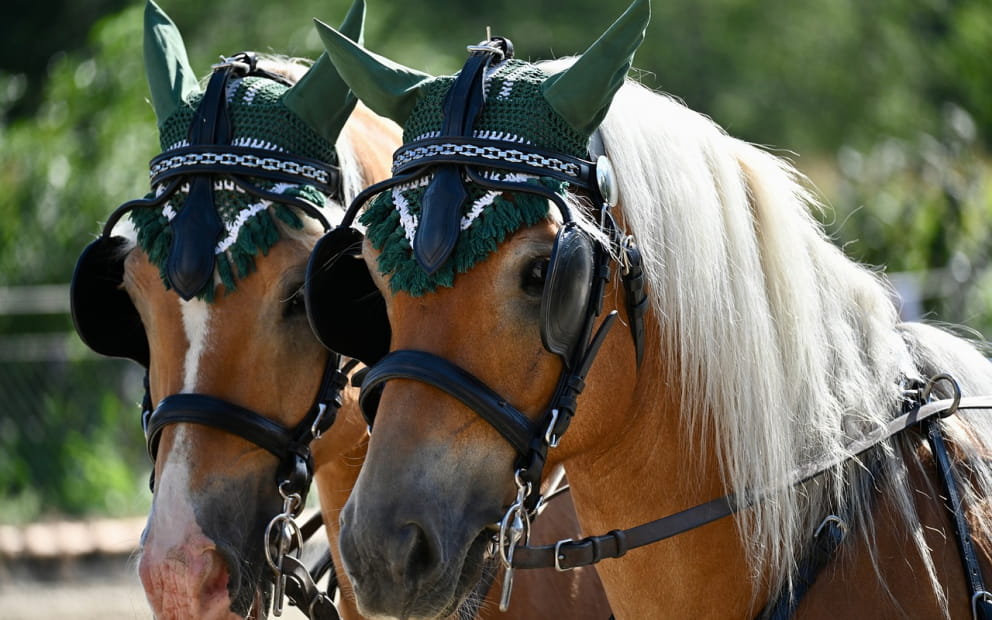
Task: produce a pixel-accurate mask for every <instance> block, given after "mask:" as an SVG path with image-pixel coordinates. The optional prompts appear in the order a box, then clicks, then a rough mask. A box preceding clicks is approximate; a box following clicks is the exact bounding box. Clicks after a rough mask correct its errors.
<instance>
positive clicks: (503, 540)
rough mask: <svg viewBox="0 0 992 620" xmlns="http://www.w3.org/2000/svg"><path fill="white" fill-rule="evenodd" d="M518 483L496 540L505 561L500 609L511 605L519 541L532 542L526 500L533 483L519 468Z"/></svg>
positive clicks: (501, 556) (516, 476)
mask: <svg viewBox="0 0 992 620" xmlns="http://www.w3.org/2000/svg"><path fill="white" fill-rule="evenodd" d="M513 480H514V482H516V484H517V499H516V500H515V501H514V502H513V503H512V504H510V507H509V508H508V509H507V511H506V514H505V515H503V519H502V520H501V521H500V522H499V538H498V539H497V541H496V551H497V553H498V554H499V559H500V561H501V562H502V563H503V569H504V572H503V592H502V594H501V595H500V599H499V610H500V611H504V612H505V611H506V610H507V609H508V608H509V606H510V594H511V593H512V592H513V553H514V551H515V550H516V548H517V543H519V542H520V541H521V540H522V541H523V542H524V544H525V545H526V544H528V543H529V542H530V515H529V514H527V508H526V507H525V506H524V502H525V501H526V500H527V497H528V496H529V495H530V491H531V484H530V482H525V481H524V480H523V477H522V476H521V474H520V470H519V469H518V470H517V471H516V473H514V474H513Z"/></svg>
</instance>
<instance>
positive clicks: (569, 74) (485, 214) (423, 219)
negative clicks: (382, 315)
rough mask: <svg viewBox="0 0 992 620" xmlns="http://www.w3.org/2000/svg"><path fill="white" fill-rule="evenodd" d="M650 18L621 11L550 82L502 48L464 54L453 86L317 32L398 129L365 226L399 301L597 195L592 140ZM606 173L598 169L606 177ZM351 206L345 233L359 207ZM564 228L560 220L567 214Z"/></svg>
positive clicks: (485, 46) (641, 10)
mask: <svg viewBox="0 0 992 620" xmlns="http://www.w3.org/2000/svg"><path fill="white" fill-rule="evenodd" d="M649 18H650V6H649V2H648V0H634V2H633V4H632V5H631V6H630V7H629V8H628V9H627V11H626V12H625V13H624V14H623V15H622V16H621V17H620V18H619V19H618V20H617V21H616V22H615V23H614V24H613V25H612V26H611V27H610V28H609V29H608V30H607V31H606V32H605V33H604V34H603V35H602V36H601V37H600V38H599V39H598V40H597V41H596V42H595V43H593V44H592V45H591V46H590V47H589V49H588V50H586V52H585V53H584V54H583V55H582V56H581V57H579V58H578V59H577V60H576V62H575V63H574V64H573V65H572V66H571V67H569V68H568V69H566V70H564V71H562V72H560V73H556V74H549V73H547V72H546V71H545V70H544V69H543V68H542V67H541V66H540V65H534V64H531V63H527V62H523V61H520V60H515V59H513V58H512V55H513V54H512V45H511V44H509V41H507V40H505V39H501V38H498V37H496V38H494V39H491V40H489V41H485V42H483V43H481V44H479V45H476V46H470V47H469V51H470V56H469V59H468V61H467V62H466V64H465V66H464V67H463V68H462V70H461V71H460V72H459V73H458V74H457V75H455V76H445V77H436V78H435V77H432V76H430V75H427V74H424V73H421V72H419V71H416V70H414V69H410V68H407V67H404V66H402V65H399V64H398V63H395V62H393V61H391V60H389V59H386V58H383V57H381V56H378V55H376V54H374V53H372V52H369V51H367V50H365V49H364V48H362V47H361V46H358V45H355V44H353V43H352V42H351V41H349V40H348V39H347V37H344V36H342V35H341V34H340V33H338V32H337V31H335V30H334V29H333V28H330V27H328V26H326V25H325V24H322V23H320V22H318V23H317V27H318V31H319V33H320V35H321V38H322V39H323V41H324V45H325V47H326V50H327V52H328V54H329V56H330V58H331V60H332V61H333V62H334V64H335V66H336V67H337V69H338V71H339V73H340V74H341V76H342V78H343V79H344V80H345V81H346V82H347V83H348V85H349V86H350V87H351V89H352V90H353V91H354V92H355V93H356V95H357V96H358V97H359V98H360V99H361V100H362V101H363V102H364V103H365V104H366V105H368V106H369V107H370V108H371V109H372V110H373V111H374V112H376V113H378V114H382V115H385V116H388V117H390V118H392V119H393V120H394V121H396V122H398V123H400V124H402V125H403V127H404V136H403V138H404V145H403V147H401V148H400V150H398V151H397V153H396V155H395V156H394V166H393V175H394V176H393V179H391V180H390V181H388V182H386V183H383V184H380V185H379V186H377V187H376V189H377V190H380V191H381V190H384V189H386V190H388V191H385V192H384V193H382V194H380V195H378V196H377V197H376V198H375V199H374V200H373V201H372V202H371V203H370V205H369V207H368V209H367V210H366V211H365V213H364V214H363V215H362V217H361V219H360V222H361V223H362V224H364V225H365V226H366V228H367V237H368V239H369V241H370V243H371V244H372V246H373V247H375V248H376V249H378V250H380V252H381V254H380V256H379V264H378V268H379V271H380V272H382V273H384V274H390V285H391V288H392V289H393V290H394V291H400V290H402V291H406V292H407V293H409V294H411V295H423V294H425V293H428V292H431V291H434V290H436V288H437V287H438V286H450V285H452V283H453V280H454V276H455V274H456V273H462V272H465V271H467V270H468V269H470V268H471V267H473V266H474V265H476V264H478V263H479V262H481V261H482V260H484V259H485V258H486V257H488V256H489V255H490V254H491V253H492V252H493V251H495V249H496V247H497V245H498V244H499V243H500V242H501V241H503V240H504V239H506V238H507V237H508V236H509V235H510V234H512V233H513V232H514V231H516V230H518V229H520V228H522V227H525V226H530V225H533V224H535V223H537V222H539V221H540V220H542V219H543V218H545V217H547V215H548V201H549V200H551V201H553V202H555V203H556V204H557V205H558V206H559V209H560V210H562V211H563V212H565V211H567V210H568V207H567V206H566V202H565V198H564V197H565V194H566V189H567V188H568V187H572V188H573V189H580V190H586V191H588V192H590V193H591V194H592V198H593V200H594V201H598V200H599V199H600V198H602V197H603V196H601V195H600V194H601V192H600V191H599V187H598V186H597V182H596V179H595V176H596V174H597V166H596V164H595V163H593V162H591V161H587V160H586V159H585V158H588V157H589V154H588V153H589V150H588V145H589V140H590V137H591V136H592V135H593V133H594V132H595V131H596V130H597V128H598V126H599V124H600V122H601V121H602V119H603V117H604V116H605V115H606V112H607V111H608V109H609V106H610V103H611V102H612V99H613V96H614V95H615V94H616V92H617V90H618V89H619V88H620V86H621V85H622V83H623V80H624V77H625V75H626V73H627V70H628V69H629V68H630V64H631V61H632V59H633V55H634V52H635V50H636V49H637V47H638V46H639V45H640V43H641V41H643V38H644V30H645V28H646V26H647V23H648V20H649ZM604 169H605V166H604ZM369 195H372V192H371V191H368V192H364V193H363V194H362V195H361V196H359V198H358V199H356V201H355V202H354V203H353V204H352V207H351V208H350V209H349V213H348V215H347V216H346V218H345V222H349V223H350V218H351V217H353V216H354V214H355V212H356V211H357V209H358V208H359V207H360V206H361V202H360V200H359V199H363V198H365V197H367V196H369ZM563 216H564V217H565V219H566V220H568V219H569V217H568V214H567V213H563Z"/></svg>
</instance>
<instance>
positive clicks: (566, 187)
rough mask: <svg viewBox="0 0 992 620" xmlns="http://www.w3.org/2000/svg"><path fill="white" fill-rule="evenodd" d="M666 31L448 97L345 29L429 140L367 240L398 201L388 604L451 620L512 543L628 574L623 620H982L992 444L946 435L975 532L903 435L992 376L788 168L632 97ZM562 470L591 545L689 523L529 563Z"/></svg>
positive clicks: (384, 95) (353, 509)
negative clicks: (826, 216)
mask: <svg viewBox="0 0 992 620" xmlns="http://www.w3.org/2000/svg"><path fill="white" fill-rule="evenodd" d="M648 13H649V11H648V7H647V2H646V1H642V0H636V1H635V3H634V4H633V5H632V7H631V8H630V9H629V10H628V12H627V13H625V14H624V16H622V17H621V18H620V19H619V20H618V21H617V23H616V24H614V26H613V27H612V28H611V29H610V30H609V31H608V32H607V33H606V34H604V35H603V37H601V38H600V39H599V40H598V41H597V42H596V43H595V44H594V45H593V46H592V47H591V48H590V49H589V50H588V51H587V52H585V54H583V55H582V56H581V57H580V58H578V59H577V60H574V61H565V62H556V63H551V64H541V65H534V64H530V63H525V62H521V61H518V60H515V59H512V58H511V56H512V46H511V45H509V44H508V42H507V41H505V40H502V39H493V40H490V41H487V42H484V43H482V44H479V45H477V46H472V47H470V48H469V49H470V51H471V55H470V58H469V60H468V61H467V62H466V65H465V67H464V68H463V69H462V71H461V72H460V73H459V74H458V75H457V76H454V77H441V78H432V77H431V76H429V75H425V74H423V73H420V72H418V71H416V70H413V69H409V68H405V67H399V66H398V65H396V64H395V63H393V62H391V61H389V62H387V61H384V60H383V59H381V58H380V57H377V56H375V55H373V54H371V53H368V52H366V51H365V50H363V49H362V48H360V47H358V46H355V45H351V44H349V42H348V41H347V40H346V39H345V38H343V37H341V36H340V35H339V34H337V33H336V32H335V31H333V29H330V28H327V27H321V34H322V37H323V38H324V41H325V45H326V47H327V51H328V53H329V54H330V56H331V58H332V60H333V62H334V63H335V65H336V66H337V68H338V70H339V71H340V72H341V75H342V76H343V77H344V79H345V81H346V82H348V84H349V85H350V86H351V88H352V89H353V90H354V91H355V93H356V94H357V95H358V96H359V98H360V99H361V100H362V101H363V102H365V103H366V104H367V105H369V107H370V108H372V109H373V110H374V111H376V112H377V113H380V114H385V115H388V116H390V117H391V118H393V119H394V120H396V121H397V122H399V123H400V124H402V125H404V130H405V133H404V140H405V144H404V147H403V148H402V149H401V150H400V151H397V154H396V156H395V162H394V174H395V178H394V179H393V180H391V181H390V182H388V183H386V184H383V185H380V186H377V187H375V188H372V189H371V190H370V191H369V192H368V193H367V194H364V195H362V196H360V197H359V199H358V200H356V202H355V204H354V205H353V207H352V209H351V210H350V211H349V215H348V216H347V217H346V219H345V220H344V223H345V224H349V223H350V218H351V217H354V216H355V215H356V214H357V210H358V209H359V207H360V206H361V205H362V204H364V203H365V201H366V199H367V198H368V197H369V196H372V195H375V196H376V197H375V199H374V200H373V201H372V202H371V203H370V204H369V205H368V207H367V209H366V210H365V212H364V214H363V215H362V219H361V222H362V223H363V224H365V226H366V227H367V228H366V234H367V239H366V241H365V243H364V253H365V256H366V260H367V262H368V264H369V265H370V266H372V267H375V269H374V271H375V273H374V279H375V284H376V285H377V286H378V288H379V290H380V291H381V292H382V294H383V295H384V297H385V300H386V304H387V309H388V317H389V322H390V324H391V328H392V339H391V343H390V347H391V352H390V353H389V354H388V355H387V356H386V357H385V358H383V359H382V361H380V362H379V363H378V364H376V365H375V366H374V367H373V368H372V370H371V372H370V373H369V374H368V376H367V377H366V379H365V383H364V385H363V392H362V400H363V407H364V408H365V413H366V415H367V416H368V417H369V419H370V421H374V426H373V427H372V434H371V440H370V444H369V451H368V456H367V458H366V461H365V465H364V467H363V469H362V472H361V474H360V476H359V479H358V483H357V485H356V486H355V489H354V491H353V492H352V494H351V497H350V499H349V500H348V503H347V504H346V506H345V509H344V512H343V514H342V534H341V548H342V556H343V561H344V564H345V567H346V569H347V572H348V575H349V577H350V579H351V581H352V585H353V587H354V589H355V592H356V596H357V601H358V604H359V608H360V609H362V610H363V611H365V612H366V613H370V614H372V613H374V614H377V615H380V616H383V617H394V616H395V617H416V618H435V617H440V616H441V615H443V614H444V611H445V610H447V609H450V608H451V607H452V606H455V605H457V604H458V601H459V600H460V599H461V598H462V597H464V596H465V594H466V592H468V591H470V589H471V585H470V584H471V582H472V581H473V580H474V579H475V578H476V576H477V568H476V567H477V565H478V562H479V558H480V557H482V555H483V554H484V552H485V547H486V544H487V542H488V541H489V540H490V539H491V538H492V536H493V531H494V527H499V528H500V530H501V531H500V532H499V544H500V551H501V552H502V553H503V554H504V555H505V556H507V558H506V559H507V564H508V565H513V566H518V567H527V566H536V565H544V566H547V565H548V564H555V565H556V566H558V567H559V568H566V569H567V568H568V567H570V566H574V565H576V564H586V563H589V562H594V561H596V560H599V559H602V558H616V559H607V560H606V561H604V562H602V563H601V564H598V566H599V572H600V576H601V577H602V579H603V582H604V584H605V587H606V589H607V594H608V597H609V599H610V602H611V604H612V607H613V609H614V611H615V612H616V615H617V617H618V618H621V619H639V618H746V617H754V616H756V615H759V614H762V610H763V609H764V610H767V611H766V612H765V613H766V614H767V615H769V616H774V617H787V616H789V615H791V614H793V613H794V614H795V615H797V616H799V617H806V618H829V617H851V618H854V617H857V618H866V617H881V618H904V617H912V618H941V617H944V618H947V617H953V618H965V617H970V614H971V613H972V612H971V610H972V608H973V606H974V607H975V608H977V609H978V610H979V611H981V609H982V607H983V606H985V605H987V603H988V599H989V596H990V595H989V594H988V593H987V592H985V591H984V590H983V588H982V587H981V584H980V583H979V584H977V585H975V584H972V585H969V581H967V580H966V579H965V577H966V576H965V575H964V574H963V569H962V557H966V554H965V555H959V553H958V551H957V549H956V545H955V542H954V541H955V538H956V536H957V535H956V530H955V525H954V523H953V522H952V515H953V516H961V515H962V514H963V515H965V516H966V517H967V518H966V520H965V522H967V523H969V524H970V529H971V532H972V534H973V536H974V542H975V549H974V550H973V551H974V552H973V553H972V557H971V558H970V561H971V564H969V571H971V569H972V568H973V567H975V566H978V567H981V569H984V571H985V576H986V577H988V576H989V572H988V570H989V562H988V559H989V553H990V549H992V546H990V542H992V536H990V534H992V529H990V525H992V521H990V519H989V508H990V506H989V500H988V498H989V497H990V494H992V467H990V465H992V459H990V456H992V425H990V422H992V420H990V418H989V417H987V414H986V413H982V412H980V413H970V412H964V411H961V412H959V413H958V414H957V415H955V416H951V417H948V418H946V419H943V420H941V422H939V423H932V425H931V426H930V427H929V428H931V429H932V428H936V429H937V430H938V431H939V432H938V433H937V436H938V438H939V437H940V436H944V437H946V438H947V440H948V441H947V443H948V445H949V446H950V456H951V459H950V461H951V462H952V463H955V464H956V466H955V467H954V469H956V471H957V475H956V476H953V475H952V476H951V478H952V481H954V480H956V482H954V484H956V485H957V486H958V487H959V488H958V490H959V492H960V495H961V498H962V500H961V501H960V502H957V501H955V502H952V503H951V506H950V508H952V509H953V510H949V509H948V506H945V505H944V502H943V501H942V499H941V496H942V495H944V494H946V491H945V490H943V489H942V488H941V485H942V484H944V482H943V480H944V479H945V476H943V475H938V473H937V468H936V467H935V463H934V462H935V461H937V462H938V464H939V461H940V460H941V455H945V456H946V454H947V453H946V452H945V451H944V449H943V448H941V447H940V446H938V444H937V443H936V439H933V440H932V442H933V443H931V444H928V437H927V435H926V434H925V433H921V432H920V431H919V430H918V429H917V428H916V427H913V428H910V429H909V430H905V431H903V432H896V433H895V434H893V435H892V436H888V435H880V437H881V439H880V440H879V441H877V442H875V440H873V439H872V438H873V437H874V436H875V435H876V434H877V433H878V432H880V429H883V428H885V427H886V425H887V424H889V423H890V422H892V423H895V422H894V421H898V420H903V419H904V418H902V417H899V416H900V415H901V414H902V413H903V412H904V411H907V410H909V411H911V412H919V411H922V410H923V409H917V408H916V407H917V406H920V407H923V408H926V407H929V406H930V405H925V404H924V403H926V402H927V399H928V398H929V397H930V396H931V392H932V393H933V394H934V395H936V394H938V393H939V394H940V395H941V396H944V397H946V396H948V395H951V394H953V390H952V389H951V388H949V387H948V386H949V385H951V384H950V383H949V382H947V381H940V382H938V383H936V384H935V387H934V389H933V390H930V389H926V388H922V389H921V388H920V387H919V386H921V385H926V384H927V379H928V378H930V377H933V376H934V375H936V374H937V373H949V374H950V375H951V376H953V378H954V379H955V380H956V382H957V385H958V386H960V391H961V392H962V393H964V394H965V395H966V396H967V395H979V394H987V393H989V392H992V364H990V363H989V361H988V360H986V359H985V357H984V356H983V355H982V354H981V353H980V352H979V351H978V350H977V349H976V348H975V346H974V345H973V344H971V343H969V342H967V341H965V340H963V339H961V338H958V337H956V336H953V335H951V334H950V333H948V332H946V331H943V330H940V329H937V328H934V327H931V326H927V325H922V324H912V323H901V322H900V321H899V319H898V313H897V311H896V308H895V307H894V305H893V303H892V301H891V299H890V297H889V292H888V289H887V287H886V286H885V284H884V283H883V282H882V280H881V279H880V278H879V277H878V276H877V275H876V274H874V273H872V272H871V271H870V270H868V269H866V268H864V267H862V266H860V265H858V264H856V263H854V262H853V261H851V260H849V259H848V258H846V257H845V256H844V255H843V254H842V253H841V252H840V251H839V250H838V249H837V248H836V247H835V246H834V245H832V244H831V243H830V242H829V240H828V238H827V236H826V235H825V234H824V233H823V231H822V230H821V228H820V226H819V225H818V224H817V222H816V221H815V219H814V218H813V217H812V216H811V213H810V212H811V209H814V208H816V207H817V203H816V202H815V200H814V198H812V197H811V195H810V193H809V192H808V191H807V190H806V189H804V188H803V186H802V184H801V178H800V177H799V175H798V173H797V172H796V171H795V170H794V169H793V168H792V167H791V166H790V165H789V164H787V163H785V162H783V161H781V160H779V159H777V158H776V157H774V156H772V155H770V154H768V153H766V152H764V151H762V150H760V149H758V148H755V147H754V146H752V145H749V144H746V143H744V142H741V141H739V140H736V139H734V138H732V137H730V136H728V135H727V134H726V133H725V132H723V131H722V130H721V129H720V128H718V127H717V126H716V125H715V124H714V123H713V122H712V121H710V120H709V119H707V118H705V117H703V116H702V115H700V114H697V113H695V112H693V111H691V110H689V109H687V108H686V107H685V106H683V105H681V104H679V103H678V102H676V101H674V100H672V99H670V98H668V97H666V96H663V95H660V94H656V93H653V92H651V91H649V90H647V89H645V88H643V87H641V86H640V85H638V84H636V83H633V82H630V81H626V80H625V79H624V75H625V74H626V72H627V69H628V68H629V66H630V62H631V58H632V56H633V52H634V50H635V49H636V48H637V46H638V45H639V42H640V40H641V38H642V37H643V33H644V31H645V27H646V24H647V18H648ZM590 154H591V155H592V157H591V156H590ZM597 155H602V156H605V159H604V158H601V159H600V160H599V161H598V162H597V163H596V164H593V163H592V162H591V161H587V160H590V159H593V158H594V157H595V156H597ZM610 162H612V167H611V166H610V165H609V163H610ZM611 169H612V171H615V173H614V172H612V171H611ZM597 174H598V178H597ZM331 234H336V231H335V232H332V233H331ZM600 305H602V312H599V306H600ZM310 310H314V309H313V308H311V309H310ZM614 310H615V312H616V313H615V314H614V313H613V311H614ZM312 320H315V319H314V318H313V317H312ZM316 320H319V317H317V319H316ZM614 325H616V327H612V329H611V326H614ZM620 325H627V326H629V328H630V329H627V328H621V327H619V326H620ZM942 406H946V405H942ZM984 406H985V407H988V405H987V404H985V405H984ZM572 414H574V417H573V416H572ZM912 415H916V414H915V413H914V414H912ZM569 423H570V425H569ZM928 424H930V423H929V422H928ZM566 429H567V433H566V432H565V430H566ZM866 438H867V439H866ZM559 442H560V443H559ZM864 442H867V443H864ZM862 446H867V449H866V450H864V451H862V450H861V447H862ZM931 446H934V447H931ZM856 454H857V457H856V458H852V457H855V456H856ZM545 459H546V460H547V463H549V464H551V463H564V464H565V465H566V466H567V468H568V472H569V478H570V480H571V483H572V488H573V494H574V498H575V503H576V506H577V509H578V513H579V520H580V522H581V524H582V526H583V530H585V531H586V532H587V533H590V532H591V533H594V534H600V533H604V532H607V531H610V530H618V528H633V527H634V526H638V525H640V524H643V523H646V522H651V521H653V520H656V519H659V518H661V517H665V516H666V515H677V517H676V518H677V519H682V521H683V522H682V523H681V524H679V525H671V524H672V523H673V521H672V520H668V521H664V523H666V524H669V525H670V529H671V530H672V532H670V533H669V534H668V535H667V537H666V536H660V535H659V536H656V538H659V539H660V538H664V540H663V541H661V542H656V543H655V544H652V545H648V546H640V543H642V542H645V540H644V538H645V536H642V532H639V531H634V530H627V531H616V532H612V533H611V534H609V535H604V536H597V537H595V538H592V539H587V540H585V541H581V542H577V543H568V542H565V541H563V542H562V543H561V544H560V545H557V546H556V547H553V548H551V549H537V548H533V547H528V546H525V545H522V544H518V541H519V542H523V541H522V540H521V537H520V534H521V529H522V528H520V527H519V523H516V524H515V523H514V521H519V522H525V520H526V516H527V510H526V508H528V507H529V506H530V505H531V502H532V501H533V500H532V498H533V496H534V494H533V493H532V490H533V484H534V483H535V480H536V479H539V477H540V471H541V469H542V465H543V463H544V460H545ZM942 467H943V466H942ZM535 472H537V474H536V476H535ZM797 472H798V473H797ZM802 472H806V473H807V474H816V473H817V472H819V473H818V475H815V476H813V477H812V478H809V477H808V475H803V474H802ZM952 473H953V470H952ZM962 474H964V475H962ZM948 484H949V485H950V483H948ZM508 507H509V508H508ZM680 511H688V512H685V513H683V514H678V513H680ZM962 511H963V512H962ZM704 512H705V513H706V514H705V515H704ZM494 524H497V525H496V526H494ZM818 526H822V527H819V528H818ZM965 529H966V528H963V527H962V528H960V530H962V531H963V530H965ZM824 532H826V534H825V533H824ZM831 532H832V533H831ZM845 532H846V533H847V534H846V537H844V533H845ZM824 541H827V542H824ZM635 543H636V544H635ZM635 546H639V548H636V549H635V548H633V547H635ZM625 552H627V553H626V554H625ZM514 554H515V555H514ZM619 556H622V557H619ZM535 558H536V559H535ZM537 559H540V560H541V561H540V562H539V561H537ZM531 560H533V562H532V561H531ZM544 560H547V561H544ZM579 560H582V561H579ZM976 572H977V571H976ZM517 574H518V575H519V574H520V572H519V571H518V572H517ZM817 575H819V578H817ZM969 577H970V575H969ZM807 586H808V592H806V593H805V596H804V595H803V591H804V590H806V589H807ZM779 602H782V605H779ZM776 605H779V606H778V607H776ZM776 609H777V610H779V611H776ZM782 609H785V610H786V613H784V614H782V613H779V612H780V611H781V610H782ZM410 610H415V611H414V612H411V611H410ZM979 617H987V616H985V615H980V616H979Z"/></svg>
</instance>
